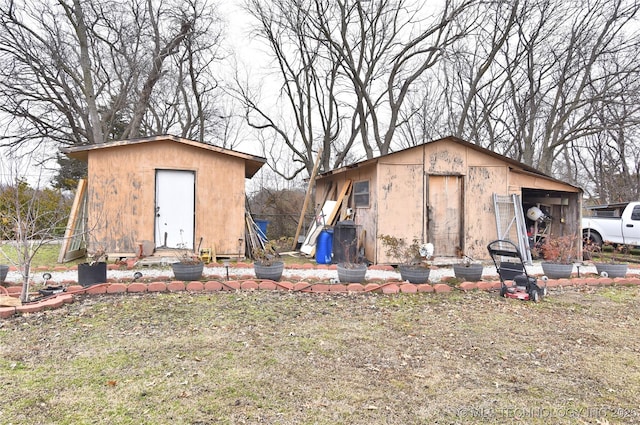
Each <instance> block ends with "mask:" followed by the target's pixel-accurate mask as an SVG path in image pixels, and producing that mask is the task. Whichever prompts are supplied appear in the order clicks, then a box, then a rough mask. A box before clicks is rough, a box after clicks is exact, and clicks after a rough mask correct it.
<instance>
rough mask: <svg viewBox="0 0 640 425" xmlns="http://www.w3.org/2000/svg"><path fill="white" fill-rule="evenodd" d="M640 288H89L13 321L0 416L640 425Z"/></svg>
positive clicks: (4, 335) (0, 353) (0, 419)
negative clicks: (512, 291) (531, 293)
mask: <svg viewBox="0 0 640 425" xmlns="http://www.w3.org/2000/svg"><path fill="white" fill-rule="evenodd" d="M639 298H640V288H638V287H607V288H598V289H594V288H583V289H581V290H579V289H564V290H557V291H553V292H552V293H551V294H550V296H549V297H548V298H547V299H546V300H545V301H543V302H541V303H539V304H535V303H531V302H520V301H516V300H506V299H501V298H499V297H498V295H497V294H495V293H483V292H473V293H468V294H467V293H461V292H454V293H451V294H443V295H437V294H418V295H412V294H400V295H395V296H386V295H377V294H370V295H363V294H358V295H345V294H337V295H317V294H302V293H295V294H294V293H283V292H267V291H262V292H245V293H215V294H199V295H190V294H187V293H176V294H146V295H110V296H88V297H84V298H81V299H80V300H79V301H77V302H76V303H74V304H71V305H67V306H65V307H63V308H61V309H58V310H54V311H48V312H45V313H39V314H34V315H27V316H22V317H14V318H11V319H7V320H3V321H0V388H1V390H0V391H1V392H0V394H1V397H0V423H2V424H20V425H25V424H154V425H155V424H244V423H246V424H367V425H371V424H403V425H404V424H434V423H437V424H463V423H464V424H469V423H471V424H473V423H478V424H480V423H499V424H505V423H526V424H536V423H538V424H549V423H560V424H562V423H567V424H584V423H589V424H617V423H620V424H628V423H640V332H639V329H640V307H639V301H640V299H639Z"/></svg>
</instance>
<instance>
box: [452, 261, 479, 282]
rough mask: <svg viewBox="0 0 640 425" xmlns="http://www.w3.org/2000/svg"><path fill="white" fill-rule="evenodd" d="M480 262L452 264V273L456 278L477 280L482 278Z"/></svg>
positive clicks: (470, 280)
mask: <svg viewBox="0 0 640 425" xmlns="http://www.w3.org/2000/svg"><path fill="white" fill-rule="evenodd" d="M482 271H483V267H482V264H475V263H474V264H454V265H453V273H454V274H455V276H456V277H457V278H458V279H461V280H464V281H468V282H477V281H479V280H481V279H482Z"/></svg>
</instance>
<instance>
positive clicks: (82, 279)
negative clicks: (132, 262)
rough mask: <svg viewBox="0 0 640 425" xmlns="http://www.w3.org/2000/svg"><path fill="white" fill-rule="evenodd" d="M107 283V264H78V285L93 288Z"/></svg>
mask: <svg viewBox="0 0 640 425" xmlns="http://www.w3.org/2000/svg"><path fill="white" fill-rule="evenodd" d="M106 282H107V263H103V262H100V263H93V264H90V263H82V264H78V284H79V285H82V286H85V287H86V286H91V285H95V284H97V283H106Z"/></svg>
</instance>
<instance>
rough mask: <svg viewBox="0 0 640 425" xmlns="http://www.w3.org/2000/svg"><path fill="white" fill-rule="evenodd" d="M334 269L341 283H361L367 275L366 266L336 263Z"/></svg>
mask: <svg viewBox="0 0 640 425" xmlns="http://www.w3.org/2000/svg"><path fill="white" fill-rule="evenodd" d="M336 269H337V270H338V280H339V281H340V282H341V283H362V282H364V278H365V276H366V274H367V265H366V264H345V263H338V264H337V266H336Z"/></svg>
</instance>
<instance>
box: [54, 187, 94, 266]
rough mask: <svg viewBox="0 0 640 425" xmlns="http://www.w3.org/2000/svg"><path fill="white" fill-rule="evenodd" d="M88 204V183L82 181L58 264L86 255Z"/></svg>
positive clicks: (72, 208) (65, 233) (71, 212)
mask: <svg viewBox="0 0 640 425" xmlns="http://www.w3.org/2000/svg"><path fill="white" fill-rule="evenodd" d="M86 203H87V181H86V180H85V179H80V180H79V181H78V189H77V190H76V196H75V198H74V199H73V205H71V211H70V212H69V220H68V222H67V228H66V229H65V232H64V239H63V240H62V246H61V247H60V253H59V254H58V263H64V262H66V261H71V260H75V259H76V258H80V257H82V256H84V255H85V254H86V249H85V246H84V242H85V237H86V229H85V228H84V218H85V214H86Z"/></svg>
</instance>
